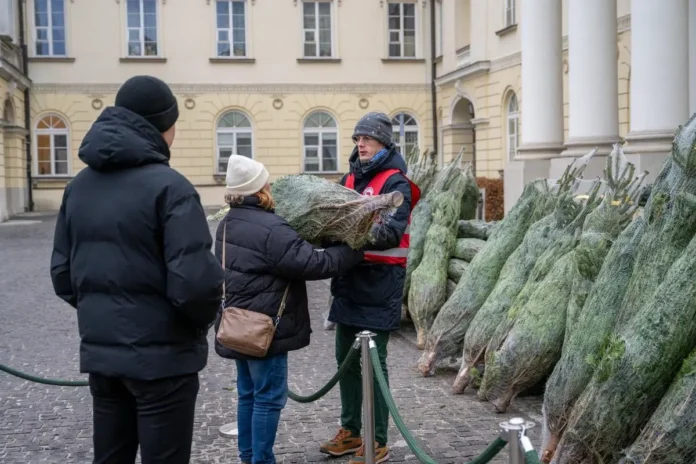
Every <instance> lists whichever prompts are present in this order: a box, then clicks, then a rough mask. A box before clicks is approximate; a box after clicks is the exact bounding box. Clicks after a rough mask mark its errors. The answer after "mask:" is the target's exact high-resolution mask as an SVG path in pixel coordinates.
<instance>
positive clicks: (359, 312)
mask: <svg viewBox="0 0 696 464" xmlns="http://www.w3.org/2000/svg"><path fill="white" fill-rule="evenodd" d="M386 169H399V170H401V172H403V173H406V172H407V167H406V162H405V161H404V159H403V157H402V156H401V154H399V152H398V151H397V150H396V147H395V146H394V145H392V146H391V147H390V148H389V151H388V153H387V154H386V155H384V156H383V157H381V158H379V159H377V160H375V161H374V162H372V163H370V164H367V165H363V164H361V163H360V159H359V158H358V153H357V148H356V149H354V150H353V154H352V155H351V157H350V173H352V174H354V176H355V190H356V191H358V192H359V193H362V191H363V190H365V187H367V184H368V183H369V182H370V181H371V180H372V178H373V177H374V176H375V175H376V174H377V173H378V172H380V171H384V170H386ZM346 177H347V176H344V177H343V179H342V180H341V185H345V183H346ZM394 191H399V192H401V193H402V194H403V195H404V202H403V204H402V205H401V206H400V207H399V208H398V209H397V210H396V212H395V213H394V215H393V216H391V217H390V219H389V220H388V221H387V222H386V223H385V224H384V226H385V228H384V230H383V231H382V233H381V234H380V239H379V241H378V242H377V243H374V244H370V245H369V246H367V247H365V249H366V250H388V249H390V248H395V247H397V246H398V245H399V243H400V242H401V237H402V236H403V234H404V232H405V231H406V227H407V226H408V218H409V216H410V208H411V187H410V184H409V182H408V180H407V179H406V177H405V175H401V174H395V175H393V176H391V177H390V178H389V179H388V180H387V182H386V183H385V185H384V188H383V189H382V192H381V193H389V192H394ZM405 279H406V270H405V269H404V268H403V267H400V266H394V265H388V264H369V263H363V264H361V265H360V266H358V267H356V268H355V269H353V270H351V271H350V272H348V273H347V274H345V275H342V276H340V277H337V278H335V279H333V281H332V282H331V293H332V295H333V297H334V300H333V304H332V305H331V311H330V313H329V320H330V321H331V322H336V323H338V324H344V325H348V326H352V327H358V328H361V329H370V330H396V329H398V328H399V324H400V321H401V303H402V299H403V296H402V294H403V288H404V281H405Z"/></svg>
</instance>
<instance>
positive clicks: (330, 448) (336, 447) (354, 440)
mask: <svg viewBox="0 0 696 464" xmlns="http://www.w3.org/2000/svg"><path fill="white" fill-rule="evenodd" d="M361 446H362V438H360V437H354V436H353V434H352V433H351V432H350V431H348V430H346V429H344V428H341V429H340V430H339V431H338V433H337V434H336V436H335V437H334V438H333V440H330V441H327V442H326V443H324V444H323V445H321V447H320V448H319V451H321V452H322V453H324V454H328V455H329V456H343V455H345V454H350V453H355V452H356V451H358V450H359V449H360V447H361Z"/></svg>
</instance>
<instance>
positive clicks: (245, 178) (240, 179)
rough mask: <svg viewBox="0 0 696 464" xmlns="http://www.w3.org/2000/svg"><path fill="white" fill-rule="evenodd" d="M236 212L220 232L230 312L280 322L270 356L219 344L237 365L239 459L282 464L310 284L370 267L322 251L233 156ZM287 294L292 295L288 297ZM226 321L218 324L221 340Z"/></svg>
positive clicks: (256, 174) (262, 178)
mask: <svg viewBox="0 0 696 464" xmlns="http://www.w3.org/2000/svg"><path fill="white" fill-rule="evenodd" d="M226 183H227V194H226V196H225V201H226V202H227V203H229V204H230V211H229V212H228V213H227V215H226V216H225V218H224V219H223V220H222V222H221V223H220V225H219V226H218V229H217V232H216V240H215V255H216V256H217V258H218V259H219V260H221V262H222V261H223V250H224V263H223V266H224V268H225V307H237V308H243V309H247V310H251V311H256V312H260V313H264V314H266V315H268V316H270V317H271V318H273V320H275V318H276V316H277V314H278V311H279V308H280V306H281V303H282V302H283V299H284V298H285V310H284V312H283V314H282V316H281V318H280V320H279V322H278V325H277V328H276V332H275V336H274V338H273V342H272V343H271V345H270V348H269V349H268V352H267V354H266V356H264V357H263V358H257V357H252V356H248V355H245V354H242V353H240V352H237V351H234V350H231V349H229V348H226V347H224V346H222V345H221V344H220V343H219V342H217V340H216V342H215V351H216V353H217V354H218V355H220V356H222V357H223V358H228V359H234V360H235V362H236V365H237V391H238V394H239V406H238V411H237V423H238V429H239V440H238V445H239V453H240V459H241V461H242V462H243V463H249V464H251V463H252V462H253V463H254V464H266V463H268V464H272V463H275V457H274V455H273V444H274V442H275V436H276V430H277V428H278V421H279V419H280V412H281V410H282V409H283V407H284V406H285V403H286V401H287V394H288V386H287V376H288V356H287V353H288V351H293V350H298V349H300V348H304V347H305V346H307V345H309V338H310V333H311V332H312V329H311V327H310V319H309V310H308V304H307V289H306V286H305V281H307V280H322V279H327V278H331V277H334V276H337V275H339V274H342V273H345V272H346V271H348V270H349V269H350V268H352V267H353V266H355V265H357V264H358V263H359V262H360V261H362V259H363V256H364V255H363V252H362V251H354V250H352V249H351V248H350V247H348V246H347V245H337V246H332V247H329V248H326V249H324V250H317V249H315V248H314V247H313V246H312V245H311V244H309V243H308V242H306V241H305V240H303V239H302V238H300V236H299V235H297V232H295V231H294V230H293V229H292V228H291V227H290V225H289V224H288V223H287V222H286V221H285V220H284V219H283V218H281V217H280V216H278V215H276V214H275V213H274V212H273V207H274V202H273V196H272V195H271V188H270V185H269V175H268V171H267V170H266V168H265V167H264V165H263V164H261V163H259V162H258V161H254V160H252V159H250V158H247V157H244V156H239V155H232V156H230V159H229V161H228V164H227V177H226ZM286 289H287V292H286ZM219 326H220V315H218V320H217V321H216V324H215V331H216V333H217V331H218V329H219Z"/></svg>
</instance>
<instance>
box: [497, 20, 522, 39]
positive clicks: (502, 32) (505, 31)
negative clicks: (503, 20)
mask: <svg viewBox="0 0 696 464" xmlns="http://www.w3.org/2000/svg"><path fill="white" fill-rule="evenodd" d="M516 30H517V23H515V24H511V25H509V26H507V27H504V28H502V29H500V30H499V31H495V35H497V36H498V37H502V36H504V35H507V34H510V33H512V32H515V31H516Z"/></svg>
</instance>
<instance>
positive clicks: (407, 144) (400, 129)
mask: <svg viewBox="0 0 696 464" xmlns="http://www.w3.org/2000/svg"><path fill="white" fill-rule="evenodd" d="M392 131H393V135H392V139H393V140H394V144H395V145H396V146H397V147H398V148H399V153H401V154H402V155H403V156H404V157H405V156H407V155H408V154H409V153H411V152H412V151H413V149H414V148H416V147H417V146H418V123H417V122H416V120H415V118H414V117H413V116H410V115H408V114H406V113H399V114H397V115H396V116H394V118H392Z"/></svg>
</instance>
